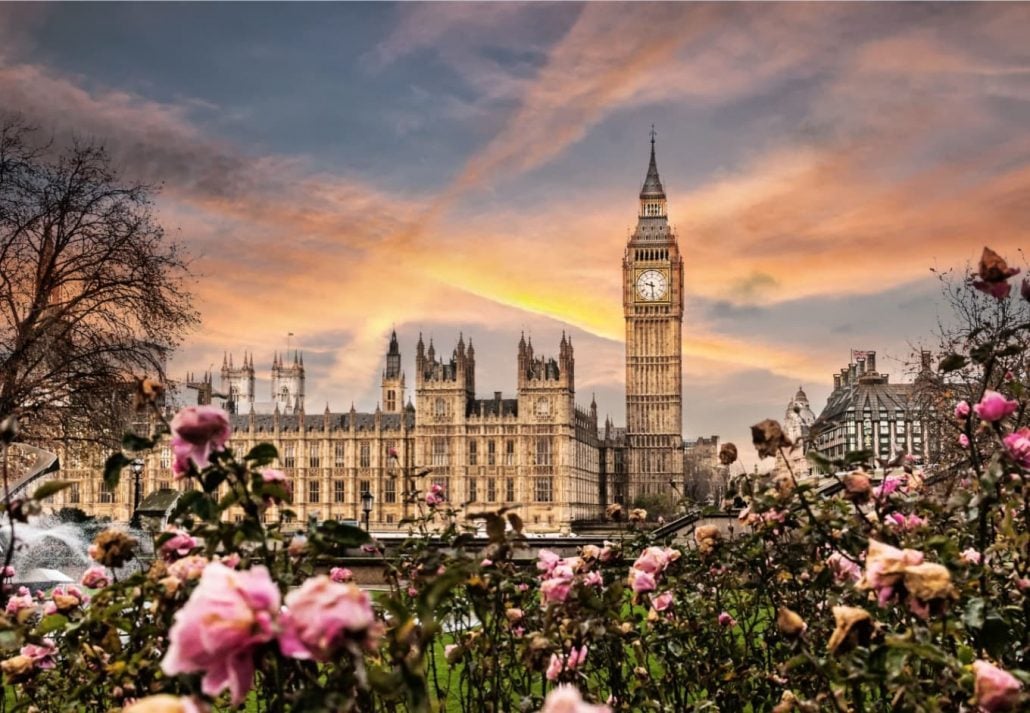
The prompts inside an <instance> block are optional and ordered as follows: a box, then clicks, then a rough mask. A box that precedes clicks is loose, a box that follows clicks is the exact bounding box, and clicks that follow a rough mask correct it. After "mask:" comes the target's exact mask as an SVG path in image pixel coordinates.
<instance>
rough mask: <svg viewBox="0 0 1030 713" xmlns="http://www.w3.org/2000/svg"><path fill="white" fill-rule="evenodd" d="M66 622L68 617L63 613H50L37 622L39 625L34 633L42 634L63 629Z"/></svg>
mask: <svg viewBox="0 0 1030 713" xmlns="http://www.w3.org/2000/svg"><path fill="white" fill-rule="evenodd" d="M67 624H68V617H66V616H65V615H64V614H51V615H50V616H45V617H43V620H42V621H41V622H39V626H37V627H36V634H38V635H39V636H43V635H44V634H49V633H51V632H54V631H57V630H59V629H63V628H64V627H65V626H67Z"/></svg>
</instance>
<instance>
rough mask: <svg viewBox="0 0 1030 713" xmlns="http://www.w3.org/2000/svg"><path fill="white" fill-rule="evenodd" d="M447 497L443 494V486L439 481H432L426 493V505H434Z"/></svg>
mask: <svg viewBox="0 0 1030 713" xmlns="http://www.w3.org/2000/svg"><path fill="white" fill-rule="evenodd" d="M446 499H447V498H446V497H445V495H444V491H443V486H442V485H440V484H439V483H433V484H432V485H431V486H429V492H428V493H426V505H428V506H429V507H436V506H437V505H440V504H441V503H443V502H444V501H445V500H446Z"/></svg>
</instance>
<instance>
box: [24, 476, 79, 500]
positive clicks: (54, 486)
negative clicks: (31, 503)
mask: <svg viewBox="0 0 1030 713" xmlns="http://www.w3.org/2000/svg"><path fill="white" fill-rule="evenodd" d="M70 487H72V482H71V481H70V480H48V481H47V482H45V483H43V484H42V485H41V486H39V487H38V488H36V492H34V493H33V494H32V499H33V500H43V499H45V498H49V497H50V496H51V495H54V494H55V493H59V492H61V491H62V490H64V489H65V488H70Z"/></svg>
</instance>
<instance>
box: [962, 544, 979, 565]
mask: <svg viewBox="0 0 1030 713" xmlns="http://www.w3.org/2000/svg"><path fill="white" fill-rule="evenodd" d="M959 558H961V560H962V561H963V562H965V563H966V564H980V561H981V559H982V555H981V554H980V551H979V550H976V549H973V548H972V547H967V548H966V549H964V550H962V552H961V553H960V554H959Z"/></svg>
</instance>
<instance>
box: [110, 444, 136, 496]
mask: <svg viewBox="0 0 1030 713" xmlns="http://www.w3.org/2000/svg"><path fill="white" fill-rule="evenodd" d="M131 462H132V461H131V460H129V459H128V458H127V457H125V455H124V454H122V453H112V454H111V455H110V456H108V457H107V461H106V462H105V463H104V485H106V486H107V487H108V488H112V489H113V488H117V487H118V482H119V481H120V480H121V479H122V468H124V467H125V466H127V465H129V464H130V463H131Z"/></svg>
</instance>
